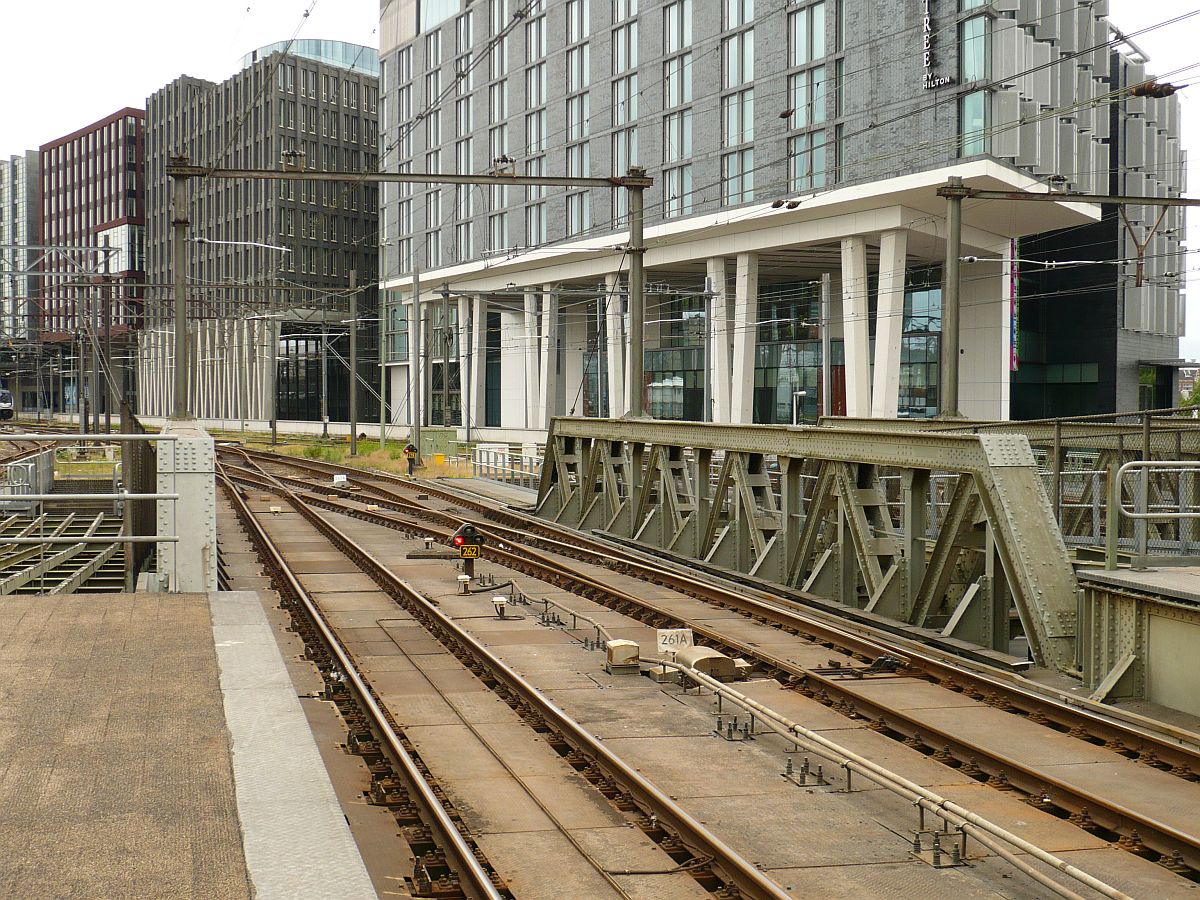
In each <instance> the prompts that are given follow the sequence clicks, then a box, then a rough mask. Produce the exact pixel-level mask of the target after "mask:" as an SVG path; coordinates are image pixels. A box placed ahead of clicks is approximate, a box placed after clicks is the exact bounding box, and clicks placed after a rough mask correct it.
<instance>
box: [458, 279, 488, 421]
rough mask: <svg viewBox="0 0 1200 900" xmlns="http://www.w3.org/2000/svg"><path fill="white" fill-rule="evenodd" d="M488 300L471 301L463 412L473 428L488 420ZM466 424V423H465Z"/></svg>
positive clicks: (464, 374)
mask: <svg viewBox="0 0 1200 900" xmlns="http://www.w3.org/2000/svg"><path fill="white" fill-rule="evenodd" d="M487 313H488V304H487V300H486V299H484V297H482V296H481V295H479V294H476V295H475V299H474V300H472V301H471V318H472V327H471V348H470V358H469V359H468V360H467V367H469V368H470V370H471V372H470V376H469V377H468V375H467V369H466V368H464V369H463V370H462V376H463V384H464V385H466V386H467V393H468V395H469V396H468V397H464V398H463V410H464V411H465V412H466V416H467V423H469V424H470V426H471V428H473V429H474V428H482V427H483V425H484V422H485V421H486V420H487ZM464 424H466V423H464Z"/></svg>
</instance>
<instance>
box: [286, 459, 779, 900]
mask: <svg viewBox="0 0 1200 900" xmlns="http://www.w3.org/2000/svg"><path fill="white" fill-rule="evenodd" d="M267 483H268V484H269V483H270V482H269V480H268V482H267ZM275 491H276V492H280V493H282V495H283V498H284V499H285V500H287V501H288V503H289V504H291V505H292V507H293V508H294V509H296V511H297V512H299V513H300V514H301V516H303V517H304V518H305V519H306V520H307V521H308V522H309V523H310V524H311V525H313V526H314V527H315V528H316V529H317V530H318V531H319V532H321V533H322V534H323V535H324V536H325V537H326V538H327V539H328V540H329V541H330V543H332V544H333V545H334V546H335V547H337V548H338V549H339V550H341V551H342V552H343V553H345V554H346V555H347V556H348V557H350V558H351V559H353V560H354V561H355V562H356V563H357V564H358V565H359V566H360V567H362V568H363V569H364V570H365V571H366V572H367V574H368V575H370V577H371V578H372V580H374V581H375V582H376V583H377V584H379V586H380V587H381V588H383V589H384V590H385V591H386V592H387V593H389V594H391V595H392V596H393V597H396V595H397V594H400V595H402V596H403V597H404V598H405V599H406V600H407V601H408V602H409V605H410V607H415V608H416V609H418V610H419V611H420V612H421V613H422V614H423V615H424V616H426V617H427V618H428V619H429V620H431V621H432V622H433V623H434V631H435V634H438V633H439V632H440V633H441V634H442V635H445V636H446V637H447V639H449V640H452V641H454V642H455V643H457V644H459V645H460V646H462V647H463V648H465V649H466V650H467V651H468V652H469V653H470V655H471V656H473V657H474V658H475V659H477V660H478V661H480V662H482V663H483V664H484V665H485V666H486V667H487V669H488V670H489V671H490V673H491V674H492V676H493V677H495V678H496V679H497V680H498V681H500V682H502V683H503V684H505V685H506V686H507V687H508V688H509V690H511V691H513V692H514V693H515V694H517V695H518V696H519V697H521V699H522V700H524V701H525V702H526V703H528V704H529V705H530V706H531V707H533V708H534V709H535V710H536V711H537V712H538V714H539V715H540V716H541V717H542V718H543V719H544V720H545V721H547V722H548V723H550V724H551V726H552V727H553V728H554V729H555V730H556V731H558V732H559V734H561V735H562V736H563V737H564V739H565V740H567V741H568V742H569V743H571V744H572V745H574V746H575V747H576V748H577V749H579V750H580V751H581V752H582V753H584V754H585V755H587V756H590V757H592V758H593V759H595V760H596V761H597V762H598V764H599V765H600V767H601V768H603V769H604V770H605V771H606V772H607V774H608V776H609V778H611V779H612V780H613V781H614V782H616V783H618V784H619V785H620V786H621V787H622V788H623V789H624V790H626V791H627V792H628V793H629V794H631V795H632V796H633V797H634V798H635V799H636V800H637V801H639V805H641V806H642V807H643V808H646V809H648V810H649V811H651V812H653V813H654V814H655V815H656V816H657V818H658V821H659V822H660V823H661V824H663V825H665V826H666V827H667V828H669V829H670V830H672V831H674V832H675V833H676V834H677V835H678V836H679V838H680V840H681V841H683V843H685V844H686V845H688V846H689V847H691V848H692V850H693V852H695V853H696V854H697V855H699V856H702V857H708V858H709V859H710V860H711V861H710V863H709V866H710V867H712V868H713V869H715V870H716V871H718V872H719V873H720V874H721V876H723V880H724V881H726V882H727V883H729V884H732V885H734V886H735V887H736V888H737V889H738V890H739V891H740V892H741V896H744V897H747V898H764V900H768V898H769V900H786V898H789V897H790V896H791V895H790V894H788V893H787V892H786V891H785V890H783V888H781V887H780V886H779V885H777V884H776V883H775V882H774V881H772V880H771V879H770V878H768V877H767V876H766V875H765V874H763V873H762V872H760V871H759V870H758V869H757V868H756V867H755V866H754V865H753V864H752V863H750V862H749V861H748V860H746V859H745V858H744V857H743V856H741V854H739V853H738V852H737V851H735V850H734V849H733V848H731V847H730V846H728V845H727V844H726V843H725V842H724V841H722V840H721V839H720V838H718V837H717V836H716V835H715V834H713V833H712V832H711V831H709V830H708V828H706V827H705V826H704V825H703V824H702V823H701V822H699V821H698V820H697V819H695V818H694V817H692V816H691V815H690V814H688V813H687V812H686V811H685V810H684V809H683V808H682V807H680V806H679V805H678V804H677V803H676V802H675V801H674V800H672V799H671V798H670V797H669V796H667V795H666V794H665V793H663V791H661V790H660V789H659V788H658V787H656V786H655V785H654V784H653V783H652V782H650V781H649V780H648V779H646V778H645V777H644V776H642V775H641V773H639V772H637V771H636V770H635V769H633V768H632V767H631V766H629V765H628V764H626V763H625V762H623V761H622V760H621V759H620V757H618V756H616V755H615V754H614V753H613V752H612V751H611V750H609V749H608V748H607V747H606V746H604V744H603V743H602V742H601V741H599V740H598V739H597V738H595V737H594V736H593V735H592V734H591V733H590V732H588V730H587V729H586V728H584V727H583V726H582V725H580V724H579V723H578V722H576V721H575V720H574V719H572V718H571V717H570V716H569V715H567V713H566V712H564V711H563V710H562V709H561V708H559V707H558V706H557V705H556V704H555V703H554V702H553V701H551V700H550V699H549V698H547V697H546V696H545V695H544V694H542V693H541V692H540V691H539V690H538V689H537V688H535V687H534V686H533V685H532V684H530V683H529V682H528V681H526V680H525V679H524V678H523V677H521V676H520V675H519V674H517V673H516V672H515V671H513V670H512V669H511V668H509V666H508V665H507V664H506V663H504V661H503V660H501V659H500V658H499V657H498V656H496V655H495V654H494V653H492V652H491V651H490V650H488V648H486V647H485V646H484V645H483V644H481V643H480V642H479V641H478V640H476V639H475V638H474V637H473V636H472V635H471V634H470V633H469V632H467V631H466V630H465V629H463V628H462V627H461V626H460V625H459V624H458V623H457V622H455V621H454V620H453V619H451V618H450V617H449V616H447V615H446V614H445V613H443V612H442V611H441V610H440V609H438V608H437V607H436V606H435V605H434V604H433V603H431V602H430V601H429V600H428V599H427V598H426V597H425V596H424V595H423V594H421V593H420V592H419V591H418V590H416V589H415V588H414V587H413V586H412V585H410V584H409V583H408V582H406V581H404V580H403V579H401V578H399V577H398V576H396V575H395V574H394V573H392V571H391V570H390V569H388V568H387V566H385V565H384V564H383V563H381V562H380V561H379V560H377V559H376V558H375V557H374V556H373V555H372V554H371V553H370V552H368V551H367V550H366V549H365V548H363V547H362V546H361V545H360V544H358V543H357V542H355V541H354V540H353V539H351V538H350V537H348V536H347V535H346V534H344V533H343V532H342V531H341V530H340V529H338V528H337V527H336V526H335V525H333V524H332V523H331V522H329V521H328V520H326V519H325V518H324V517H323V516H321V515H320V514H319V513H317V512H316V510H315V509H314V508H313V507H312V505H311V504H310V503H309V502H308V501H306V500H304V499H303V498H301V497H299V496H298V495H297V494H296V493H295V492H294V491H291V490H290V489H288V488H287V487H285V486H283V485H278V486H276V487H275ZM447 537H448V535H447ZM397 599H400V598H399V597H397Z"/></svg>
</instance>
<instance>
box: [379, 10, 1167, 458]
mask: <svg viewBox="0 0 1200 900" xmlns="http://www.w3.org/2000/svg"><path fill="white" fill-rule="evenodd" d="M1107 7H1108V4H1107V2H1105V0H1096V2H1090V3H1079V4H1072V3H1055V4H1029V3H1023V2H1020V3H1019V2H1017V0H992V2H987V0H883V2H879V0H872V2H867V0H793V2H789V3H784V4H769V5H768V4H764V3H763V2H761V0H759V2H757V3H756V2H755V0H724V2H721V3H703V2H700V0H488V2H476V3H470V4H468V3H466V2H463V0H443V2H439V3H429V4H416V3H412V2H404V0H392V2H385V3H384V4H382V10H381V21H380V34H381V59H382V64H381V65H382V67H381V72H382V75H381V80H382V90H383V101H382V107H381V115H380V123H381V124H380V129H381V143H382V149H381V159H382V162H383V165H384V166H385V168H386V169H387V170H388V171H401V172H403V171H413V172H433V171H439V170H440V171H448V172H460V173H477V174H478V173H504V172H510V173H517V174H522V175H529V174H532V175H564V174H565V175H586V176H612V175H623V174H625V173H626V172H627V170H628V169H629V167H630V166H631V165H635V164H638V165H640V166H642V167H645V168H646V169H647V170H648V174H649V175H650V176H651V177H652V178H653V179H654V186H653V187H652V188H651V189H649V190H648V191H647V192H646V197H645V209H646V253H645V265H646V282H647V292H646V300H645V318H646V323H645V334H646V342H645V353H644V373H645V374H644V380H643V382H642V383H641V384H640V385H638V388H637V389H638V391H640V392H641V394H642V395H643V397H644V401H645V407H646V410H647V412H648V413H649V414H651V415H655V416H662V417H678V418H687V419H696V420H716V421H728V422H747V423H748V422H763V423H778V422H791V421H793V420H807V421H812V420H813V418H814V417H815V416H816V415H818V414H819V412H821V411H829V412H833V413H845V414H849V415H854V416H897V415H899V416H910V417H918V416H928V415H933V414H936V413H937V412H938V411H939V410H941V409H942V408H943V399H944V398H942V396H941V395H940V372H939V363H940V360H941V359H942V356H943V352H944V348H943V347H942V346H941V331H942V318H941V311H942V295H943V289H944V273H943V268H944V262H945V255H946V226H947V222H946V201H945V200H944V199H943V198H942V197H940V196H939V195H938V189H939V188H940V187H942V186H944V185H946V184H947V182H948V179H949V178H951V177H959V178H962V179H963V180H964V182H965V184H966V185H967V186H968V187H973V188H980V189H991V190H999V191H1034V192H1046V191H1048V190H1072V191H1078V192H1095V193H1108V192H1110V191H1120V192H1122V193H1127V194H1133V195H1137V196H1145V197H1157V196H1178V195H1179V193H1180V191H1181V190H1182V189H1183V187H1184V181H1183V172H1184V154H1183V152H1182V151H1181V149H1180V145H1179V105H1178V102H1177V98H1175V97H1163V98H1152V97H1135V96H1133V95H1132V92H1131V90H1130V89H1131V88H1132V87H1134V86H1135V85H1138V84H1139V83H1141V82H1144V81H1146V80H1147V79H1148V78H1149V77H1150V76H1149V75H1148V73H1149V72H1150V71H1151V69H1150V68H1149V67H1148V60H1146V58H1145V56H1144V54H1142V53H1141V51H1140V50H1139V49H1138V48H1137V47H1136V46H1135V45H1134V44H1133V43H1132V42H1131V41H1129V40H1128V39H1127V38H1125V37H1124V36H1122V35H1121V34H1120V32H1119V31H1118V30H1117V29H1116V28H1115V27H1114V26H1113V25H1112V24H1111V23H1110V22H1109V21H1108V19H1107V11H1108V10H1107ZM1164 18H1166V16H1165V15H1164ZM552 35H553V36H558V37H556V38H555V39H554V40H551V37H550V36H552ZM559 38H565V40H561V41H560V39H559ZM1157 212H1158V210H1157V209H1156V208H1155V207H1153V206H1149V205H1147V206H1128V207H1126V208H1125V209H1124V214H1125V217H1126V219H1128V221H1129V223H1130V225H1129V227H1128V228H1126V227H1125V225H1124V224H1123V223H1122V221H1121V219H1120V217H1119V214H1118V210H1117V208H1116V207H1115V206H1114V207H1111V208H1110V207H1107V206H1105V207H1102V206H1100V205H1090V204H1089V205H1078V204H1064V203H1057V202H1037V203H1034V202H1015V201H1001V200H986V201H985V200H968V201H966V203H965V204H964V208H963V233H962V241H963V245H962V256H963V257H964V258H965V260H964V261H963V262H962V279H961V335H960V347H959V348H958V351H959V352H960V361H961V367H960V368H961V373H962V374H961V388H960V402H959V406H960V409H961V410H962V412H964V413H965V414H967V415H969V416H974V417H980V418H1007V417H1010V416H1014V415H1017V416H1034V415H1036V416H1043V415H1063V414H1074V413H1089V412H1101V411H1104V410H1111V409H1114V408H1121V409H1127V408H1129V407H1130V406H1131V405H1132V406H1136V405H1137V404H1138V403H1139V402H1141V403H1143V404H1146V403H1150V404H1153V405H1157V404H1158V403H1159V402H1160V401H1161V399H1162V398H1160V397H1159V394H1162V395H1163V396H1164V397H1165V396H1167V395H1169V394H1170V393H1171V390H1170V384H1171V383H1172V378H1173V368H1172V366H1173V365H1175V361H1174V358H1175V357H1176V356H1177V355H1178V349H1177V348H1178V336H1179V334H1180V332H1181V330H1182V327H1183V317H1182V303H1181V297H1180V290H1179V281H1178V273H1179V272H1181V271H1182V267H1181V259H1182V256H1181V254H1182V249H1181V244H1180V238H1181V236H1182V225H1183V217H1182V215H1181V214H1179V213H1178V212H1177V211H1176V212H1168V213H1167V215H1166V216H1165V218H1164V219H1163V220H1162V222H1161V223H1159V227H1158V229H1157V230H1155V231H1154V233H1153V234H1151V226H1153V225H1154V223H1155V221H1156V219H1157ZM380 215H381V222H380V232H381V250H380V253H381V256H380V262H381V266H380V271H381V285H382V287H383V289H384V291H385V297H386V311H385V315H384V320H385V331H386V333H385V344H386V347H387V360H388V364H389V372H390V376H389V377H390V390H391V396H392V398H393V401H394V402H393V404H392V414H393V416H394V417H395V419H396V420H397V421H399V422H409V421H411V419H412V417H413V410H414V408H417V407H419V408H420V410H421V411H422V412H421V418H422V420H423V421H424V422H426V423H430V422H432V423H434V424H438V423H439V422H440V421H443V420H446V421H449V422H451V423H455V424H459V425H461V426H469V427H471V428H474V429H478V430H476V431H475V432H474V434H476V435H483V436H485V437H486V436H495V437H497V438H508V439H513V438H514V434H515V432H518V431H521V430H527V436H528V437H529V438H531V439H532V438H533V437H534V434H535V432H536V430H537V429H539V428H544V427H545V425H546V423H547V421H548V418H549V417H550V416H552V415H555V414H563V413H565V414H576V415H580V414H585V415H597V414H599V415H614V416H615V415H621V414H622V413H624V412H625V411H626V410H627V408H628V403H627V398H628V395H629V389H628V377H629V375H628V373H629V372H630V371H631V370H630V367H629V365H628V359H627V353H628V336H629V322H628V312H627V310H628V303H627V292H628V288H627V274H628V264H629V255H628V253H627V252H626V251H627V242H628V232H627V228H628V206H627V197H626V195H625V193H624V192H623V191H622V190H620V189H616V188H614V189H591V190H571V189H566V188H542V187H517V186H512V187H507V186H491V187H484V188H468V187H454V186H450V185H429V186H425V185H419V186H407V185H405V186H388V188H387V189H386V190H385V191H384V193H383V196H382V198H381V207H380ZM1135 243H1141V244H1143V245H1144V257H1145V266H1144V277H1143V278H1142V279H1141V283H1140V284H1139V283H1138V281H1137V278H1136V272H1135V269H1136V268H1137V267H1136V265H1135V264H1134V262H1132V261H1130V260H1132V259H1133V258H1134V257H1136V256H1137V255H1138V254H1137V249H1136V246H1135ZM1051 259H1053V260H1054V261H1056V262H1057V261H1065V260H1071V261H1072V265H1071V266H1070V267H1065V266H1060V267H1058V268H1056V269H1054V270H1053V271H1048V267H1047V266H1045V265H1041V264H1040V263H1044V262H1048V261H1049V260H1051ZM1091 260H1095V262H1090V261H1091ZM1115 260H1124V261H1126V262H1122V263H1121V264H1114V261H1115ZM1080 261H1084V262H1086V263H1087V264H1082V265H1081V264H1078V263H1079V262H1080ZM415 270H419V272H420V276H421V278H420V284H421V285H422V286H423V290H422V297H421V301H422V302H421V304H420V309H421V312H420V314H419V323H420V325H421V328H420V332H421V343H420V345H417V344H416V343H415V341H414V337H415V334H416V331H417V329H416V327H415V326H416V324H417V321H415V320H414V316H415V315H416V314H415V313H414V310H413V305H412V294H413V283H414V278H413V273H414V271H415ZM1084 284H1086V285H1087V290H1086V291H1085V290H1083V289H1082V288H1081V286H1082V285H1084ZM446 296H449V297H450V298H452V300H451V302H450V303H447V301H446V299H445V298H446ZM1148 378H1149V379H1151V383H1152V385H1162V386H1163V387H1161V388H1158V387H1154V388H1153V389H1152V390H1150V391H1146V390H1145V389H1144V388H1145V384H1146V380H1147V379H1148ZM1067 385H1071V386H1072V387H1067ZM1139 385H1141V387H1139ZM1139 392H1140V393H1139ZM1165 405H1169V403H1168V404H1165ZM460 410H461V411H460ZM491 429H497V430H495V431H492V430H491Z"/></svg>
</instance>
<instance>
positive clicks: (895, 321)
mask: <svg viewBox="0 0 1200 900" xmlns="http://www.w3.org/2000/svg"><path fill="white" fill-rule="evenodd" d="M907 255H908V232H907V231H904V230H900V231H885V232H884V233H883V236H882V238H881V239H880V242H879V302H878V303H877V304H876V306H875V308H876V310H877V312H876V321H875V382H874V387H873V390H872V394H871V415H872V416H874V417H875V418H877V419H894V418H896V413H897V411H898V409H899V403H900V334H901V332H902V331H903V330H904V271H905V260H906V257H907Z"/></svg>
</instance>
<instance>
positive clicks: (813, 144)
mask: <svg viewBox="0 0 1200 900" xmlns="http://www.w3.org/2000/svg"><path fill="white" fill-rule="evenodd" d="M825 135H826V132H824V131H810V132H808V133H807V134H798V135H796V136H795V137H793V138H789V139H788V182H789V187H790V188H791V190H793V191H806V190H811V189H812V188H817V187H823V186H824V184H825V166H826V153H825V150H826V146H825V141H826V137H825Z"/></svg>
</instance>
